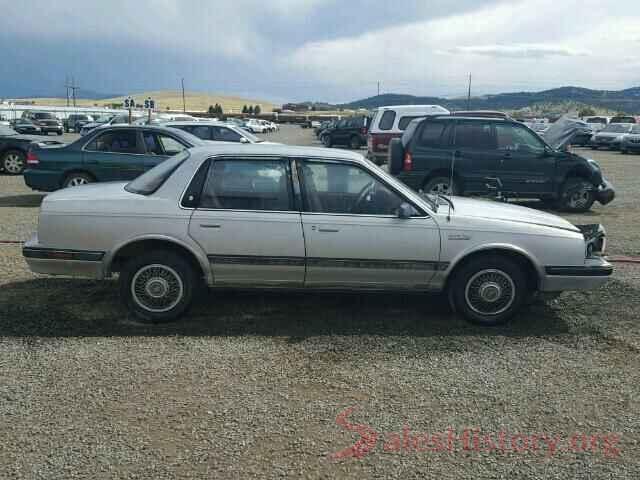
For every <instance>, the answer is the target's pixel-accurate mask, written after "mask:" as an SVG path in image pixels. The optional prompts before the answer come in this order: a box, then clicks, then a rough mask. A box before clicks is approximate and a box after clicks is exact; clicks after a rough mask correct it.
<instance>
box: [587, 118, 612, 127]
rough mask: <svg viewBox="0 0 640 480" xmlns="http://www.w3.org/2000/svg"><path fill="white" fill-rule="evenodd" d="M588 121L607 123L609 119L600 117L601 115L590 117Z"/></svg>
mask: <svg viewBox="0 0 640 480" xmlns="http://www.w3.org/2000/svg"><path fill="white" fill-rule="evenodd" d="M587 123H600V124H605V125H606V123H607V120H606V119H605V118H600V117H596V118H588V119H587Z"/></svg>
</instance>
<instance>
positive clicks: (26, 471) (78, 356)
mask: <svg viewBox="0 0 640 480" xmlns="http://www.w3.org/2000/svg"><path fill="white" fill-rule="evenodd" d="M269 138H270V139H273V140H276V139H280V140H281V141H282V140H287V139H288V140H290V139H292V138H295V139H296V140H294V141H290V142H289V143H302V139H305V138H306V142H307V143H311V142H312V141H310V140H309V132H308V131H306V130H302V129H295V130H294V129H293V128H291V129H286V130H285V131H284V132H282V131H281V132H280V133H279V134H272V135H271V136H270V137H269ZM593 156H594V158H597V159H598V160H599V161H600V162H601V164H602V165H603V168H604V170H605V172H607V174H608V176H609V177H610V178H611V180H612V181H613V183H614V184H615V185H616V187H618V190H619V191H620V192H621V193H620V196H619V198H618V199H616V200H615V202H614V203H613V204H612V205H610V206H607V207H603V208H596V209H595V210H594V212H595V213H594V214H591V215H584V216H580V218H577V219H574V221H576V222H577V221H581V222H583V223H584V222H585V221H586V220H588V221H592V220H593V221H601V220H599V218H600V215H602V214H604V213H605V212H606V213H607V215H606V217H604V218H603V221H604V223H605V224H606V225H607V228H608V230H609V235H610V237H609V238H610V247H611V249H612V250H613V251H614V253H637V249H638V248H640V243H638V242H637V240H636V237H635V236H636V235H637V234H638V231H637V230H638V229H637V227H636V228H635V229H634V228H632V226H631V225H630V226H629V227H628V228H627V227H626V225H627V222H632V224H633V219H635V218H636V216H637V215H638V213H639V212H640V210H638V208H637V205H634V204H633V201H632V200H631V198H632V192H633V187H632V185H633V182H634V180H633V179H634V178H637V170H638V167H635V164H634V157H623V156H621V155H617V154H606V153H600V152H595V154H594V155H593ZM639 158H640V157H635V161H637V160H638V159H639ZM627 187H629V189H628V190H626V188H627ZM25 196H28V197H25ZM38 203H39V200H38V198H36V197H34V196H33V194H32V193H31V192H29V191H27V190H26V188H24V186H22V184H21V180H20V179H16V178H11V177H6V176H4V177H2V176H0V215H1V216H0V225H1V227H0V230H1V231H2V236H3V237H4V238H5V239H8V238H9V237H10V236H12V237H14V238H18V239H22V238H26V237H27V236H28V233H30V231H31V230H33V229H34V228H35V223H36V221H37V205H38ZM18 204H19V205H18ZM16 205H17V206H16ZM614 249H615V250H614ZM639 310H640V268H638V266H633V265H622V264H621V265H619V266H618V267H617V269H616V272H615V274H614V278H613V279H612V281H611V282H610V283H609V284H608V285H607V286H606V287H605V288H603V289H601V290H599V291H597V292H591V293H565V294H563V295H562V296H561V297H560V298H559V299H558V300H556V301H554V302H551V303H549V304H538V305H535V306H533V307H531V308H530V309H529V310H527V311H525V312H523V313H522V314H521V315H520V317H519V318H518V319H516V321H515V322H514V323H512V324H511V325H510V326H507V327H500V328H497V329H488V330H487V329H480V328H476V327H473V326H469V325H467V324H466V323H464V322H462V321H461V320H459V319H457V318H455V317H454V316H453V315H452V314H451V312H450V311H449V310H448V307H447V305H446V302H444V301H443V300H442V299H440V298H437V297H436V298H424V297H420V296H402V295H336V294H334V295H321V294H304V295H303V294H284V293H279V294H276V293H273V294H262V293H240V292H235V293H232V292H219V293H216V294H213V293H212V294H210V295H208V296H206V297H203V298H202V299H200V300H199V302H198V303H197V305H196V306H195V307H194V309H193V311H192V313H191V315H189V316H188V318H186V319H185V321H184V322H181V323H178V324H171V325H163V326H159V327H148V326H143V325H139V324H137V323H135V322H133V321H132V320H131V319H130V318H128V316H127V314H126V312H125V311H124V309H123V308H122V307H121V305H120V304H119V302H118V298H117V289H116V285H115V282H104V283H99V282H92V281H72V280H66V279H58V278H47V277H44V276H35V275H33V274H31V273H30V272H29V271H28V270H27V268H26V265H25V264H24V262H23V260H22V258H21V255H20V247H19V246H16V245H0V438H1V439H2V440H1V441H0V478H3V479H4V478H25V479H32V478H37V479H51V478H154V479H164V478H167V479H169V478H243V479H245V478H278V477H282V478H451V479H454V478H455V479H459V478H563V479H564V478H616V479H617V478H621V479H635V478H638V477H639V476H640V445H639V443H638V442H639V441H640V434H639V433H638V432H640V416H639V415H638V412H639V411H640V401H639V400H638V398H640V387H639V386H638V385H640V382H639V380H640V379H639V376H640V374H639V373H638V372H640V368H639V367H640V356H639V355H638V353H639V351H640V326H639V325H638V321H637V320H638V314H637V312H638V311H639ZM350 407H355V410H353V411H352V412H351V413H350V415H349V416H348V421H347V422H348V423H344V422H342V423H340V424H338V422H337V418H336V417H337V416H338V415H339V414H340V413H341V412H345V409H347V408H350ZM356 424H359V425H366V426H369V428H370V429H372V430H375V431H376V432H377V433H378V437H377V443H375V442H374V443H375V446H373V448H372V449H371V450H370V451H369V452H368V453H366V454H365V455H364V456H363V457H362V458H343V459H331V455H332V454H333V453H335V452H338V451H341V450H342V449H344V448H345V447H349V446H351V445H353V444H354V442H355V441H356V440H358V439H359V438H360V437H359V435H358V434H357V432H356V431H354V430H353V429H354V428H357V427H355V425H356ZM405 426H406V427H407V428H408V429H409V430H410V432H413V434H414V435H415V434H417V433H418V432H419V433H425V432H428V433H436V432H446V431H447V429H448V428H452V429H454V430H455V435H456V436H458V437H460V436H462V435H463V432H464V429H466V428H475V429H480V431H481V434H482V435H486V434H491V435H496V436H497V435H498V433H499V432H501V431H506V432H508V434H509V438H510V436H511V435H514V434H523V435H538V436H542V435H543V434H544V435H548V436H554V437H555V436H559V437H560V438H559V439H560V441H561V442H560V445H561V447H560V449H559V450H558V451H556V452H555V453H554V454H553V455H550V454H549V451H548V449H543V448H541V449H539V450H534V449H533V447H532V446H529V448H527V449H526V451H522V452H518V451H514V450H508V451H506V450H505V451H491V452H477V451H474V450H470V451H465V450H464V449H463V446H464V444H463V442H462V440H456V442H455V443H454V447H453V448H452V451H448V450H445V451H439V452H432V451H420V452H418V451H416V450H415V449H414V448H412V446H411V445H412V443H411V442H409V443H407V444H406V445H405V446H404V447H403V448H400V449H398V448H394V445H395V446H396V447H397V445H396V444H394V442H393V439H394V438H396V437H394V435H393V433H394V432H396V433H398V435H399V437H398V438H400V439H403V438H404V437H403V428H404V427H405ZM576 433H583V434H588V435H599V436H600V437H598V438H599V439H600V441H599V443H598V448H594V450H593V451H586V452H585V451H574V450H572V449H571V448H567V447H568V446H570V445H571V444H570V440H569V439H571V437H572V435H574V434H576ZM614 435H615V436H616V437H615V438H617V439H618V440H617V443H616V442H615V441H614V440H615V438H614V437H613V436H614ZM410 436H411V435H409V437H410ZM369 438H373V437H369ZM604 439H607V441H609V443H610V444H612V445H613V446H615V449H612V448H609V449H607V450H606V451H605V450H603V448H602V447H603V446H604V445H605V442H604ZM483 445H487V444H486V443H483ZM509 445H510V444H508V445H507V447H508V446H509ZM518 445H520V446H521V447H522V445H523V444H522V443H520V444H518V443H516V446H518ZM580 445H581V444H579V445H578V447H579V448H578V450H582V449H581V447H580ZM385 447H387V448H385ZM362 453H365V452H362Z"/></svg>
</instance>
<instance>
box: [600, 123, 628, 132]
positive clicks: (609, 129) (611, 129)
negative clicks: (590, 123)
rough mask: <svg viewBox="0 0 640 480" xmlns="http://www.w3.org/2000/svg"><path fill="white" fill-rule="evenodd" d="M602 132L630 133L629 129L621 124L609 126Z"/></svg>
mask: <svg viewBox="0 0 640 480" xmlns="http://www.w3.org/2000/svg"><path fill="white" fill-rule="evenodd" d="M602 131H603V132H609V133H627V132H628V131H629V127H628V126H627V125H624V124H621V123H614V124H610V125H607V126H606V127H604V128H603V129H602Z"/></svg>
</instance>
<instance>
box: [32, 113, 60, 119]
mask: <svg viewBox="0 0 640 480" xmlns="http://www.w3.org/2000/svg"><path fill="white" fill-rule="evenodd" d="M33 118H37V119H51V120H53V119H55V118H56V116H55V115H54V114H53V113H47V112H38V113H34V114H33Z"/></svg>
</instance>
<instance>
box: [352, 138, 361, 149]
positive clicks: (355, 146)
mask: <svg viewBox="0 0 640 480" xmlns="http://www.w3.org/2000/svg"><path fill="white" fill-rule="evenodd" d="M349 146H350V147H351V148H352V149H353V150H359V149H360V139H359V138H358V136H357V135H354V136H352V137H351V138H350V139H349Z"/></svg>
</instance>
